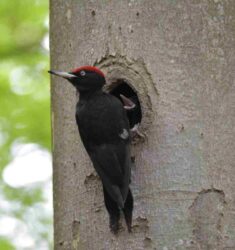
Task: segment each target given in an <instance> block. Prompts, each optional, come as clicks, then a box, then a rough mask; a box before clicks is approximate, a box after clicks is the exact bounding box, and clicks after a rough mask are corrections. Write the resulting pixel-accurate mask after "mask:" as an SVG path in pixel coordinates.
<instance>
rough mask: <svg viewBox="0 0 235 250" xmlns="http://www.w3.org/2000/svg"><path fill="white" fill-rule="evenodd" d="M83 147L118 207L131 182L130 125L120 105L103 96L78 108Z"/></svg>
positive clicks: (113, 98)
mask: <svg viewBox="0 0 235 250" xmlns="http://www.w3.org/2000/svg"><path fill="white" fill-rule="evenodd" d="M76 120H77V124H78V128H79V132H80V136H81V139H82V141H83V144H84V146H85V148H86V150H87V152H88V154H89V156H90V158H91V160H92V162H93V165H94V167H95V169H96V171H97V173H98V174H99V176H100V178H101V180H102V182H103V184H104V187H105V189H106V191H107V192H108V193H109V195H110V196H111V197H112V199H113V200H115V201H116V202H117V203H118V204H119V206H120V207H121V208H123V206H124V202H125V200H126V197H127V194H128V187H129V183H130V174H131V170H130V167H131V161H130V138H129V124H128V120H127V116H126V113H125V110H124V108H123V105H122V103H121V102H120V101H119V100H118V99H117V98H116V97H114V96H112V95H109V94H105V93H102V94H100V95H96V96H93V97H92V98H90V99H89V100H88V101H87V102H85V103H79V104H78V106H77V112H76Z"/></svg>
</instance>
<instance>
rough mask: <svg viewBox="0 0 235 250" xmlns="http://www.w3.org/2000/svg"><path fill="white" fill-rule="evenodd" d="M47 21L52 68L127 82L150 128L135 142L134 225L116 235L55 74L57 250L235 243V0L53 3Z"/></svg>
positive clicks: (71, 102) (64, 87) (178, 248)
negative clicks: (94, 69)
mask: <svg viewBox="0 0 235 250" xmlns="http://www.w3.org/2000/svg"><path fill="white" fill-rule="evenodd" d="M50 21H51V68H52V69H59V70H70V69H72V68H74V67H77V66H81V65H86V64H90V65H93V64H95V65H97V66H99V67H100V68H101V69H103V71H104V72H105V73H106V74H107V79H108V80H109V82H112V81H115V80H116V79H120V78H122V79H125V80H126V81H127V82H128V83H129V84H130V85H131V86H132V87H133V88H134V89H135V90H136V91H137V92H138V95H139V98H140V101H141V105H142V110H143V120H142V124H141V130H142V131H143V132H144V133H145V134H146V135H147V140H145V141H144V142H142V141H139V142H137V143H136V144H135V145H134V146H133V148H132V151H133V155H134V156H135V163H136V165H135V167H134V168H133V173H132V190H133V194H134V199H135V209H134V221H133V233H132V234H128V233H127V230H126V228H123V230H122V231H121V232H120V234H119V235H118V236H113V235H112V234H111V233H110V232H109V228H108V215H107V212H106V211H105V208H104V204H103V196H102V188H101V183H100V180H99V178H98V177H97V175H96V174H95V172H94V170H93V167H92V165H91V162H90V160H89V158H88V156H87V154H86V152H85V150H84V148H83V145H82V143H81V140H80V138H79V134H78V131H77V127H76V124H75V103H76V99H77V98H76V94H75V90H74V88H73V87H72V86H70V85H69V84H68V83H67V82H66V81H65V80H63V79H58V78H54V77H53V79H52V117H53V141H54V142H53V145H54V149H53V159H54V175H53V177H54V212H55V214H54V226H55V227H54V230H55V249H56V250H61V249H74V250H75V249H77V250H96V249H97V250H101V249H104V250H113V249H125V250H129V249H130V250H131V249H134V250H141V249H147V250H149V249H157V250H174V249H175V250H184V249H190V250H199V249H202V250H204V249H205V250H207V249H209V250H210V249H211V250H222V249H223V250H228V249H235V153H234V151H235V83H234V76H235V70H234V69H235V49H234V47H235V1H233V0H224V1H220V0H192V1H187V0H164V1H163V0H162V1H161V0H158V1H156V0H147V1H144V0H130V1H127V0H121V1H118V0H116V1H114V0H113V1H108V0H97V1H92V0H80V1H78V0H66V1H64V0H51V9H50ZM123 225H124V223H123Z"/></svg>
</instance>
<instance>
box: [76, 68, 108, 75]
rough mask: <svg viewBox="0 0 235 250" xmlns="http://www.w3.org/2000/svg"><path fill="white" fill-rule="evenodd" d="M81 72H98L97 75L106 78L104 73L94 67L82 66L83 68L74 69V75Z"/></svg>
mask: <svg viewBox="0 0 235 250" xmlns="http://www.w3.org/2000/svg"><path fill="white" fill-rule="evenodd" d="M81 70H87V71H93V72H96V73H97V74H99V75H100V76H102V77H105V75H104V73H103V72H102V71H101V70H100V69H98V68H97V67H94V66H82V67H79V68H76V69H73V70H72V73H78V72H80V71H81Z"/></svg>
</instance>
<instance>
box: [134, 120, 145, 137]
mask: <svg viewBox="0 0 235 250" xmlns="http://www.w3.org/2000/svg"><path fill="white" fill-rule="evenodd" d="M131 133H132V136H133V137H134V136H135V135H138V136H139V137H140V138H142V139H146V138H147V136H146V135H145V134H144V133H142V132H140V131H139V123H138V124H135V126H134V127H133V128H132V129H131Z"/></svg>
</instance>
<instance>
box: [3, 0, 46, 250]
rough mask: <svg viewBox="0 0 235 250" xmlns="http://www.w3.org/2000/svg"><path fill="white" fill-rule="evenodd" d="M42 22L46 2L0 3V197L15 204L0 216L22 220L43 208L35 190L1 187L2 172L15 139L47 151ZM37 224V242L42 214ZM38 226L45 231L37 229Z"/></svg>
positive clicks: (9, 246) (6, 246)
mask: <svg viewBox="0 0 235 250" xmlns="http://www.w3.org/2000/svg"><path fill="white" fill-rule="evenodd" d="M47 21H48V0H20V1H19V0H10V1H9V0H1V1H0V32H1V36H0V58H1V60H0V151H1V157H0V173H1V175H0V176H1V177H0V178H1V179H0V182H1V183H2V184H1V186H2V187H1V189H2V192H3V193H2V194H1V196H3V197H4V199H6V200H8V201H9V202H11V203H12V206H14V205H15V202H16V201H17V204H18V205H17V206H16V207H15V209H12V210H9V211H1V210H2V209H1V208H0V213H1V215H4V213H5V214H6V215H9V216H15V217H17V218H19V219H22V220H23V219H24V218H25V214H26V213H28V211H29V210H28V209H29V208H31V207H32V206H34V205H35V204H43V195H42V190H41V186H40V185H39V186H38V187H32V188H31V189H28V188H12V187H10V186H8V185H7V184H6V183H4V181H3V179H2V172H3V170H4V168H5V167H6V165H7V164H8V163H9V162H10V161H11V160H12V157H13V156H12V153H11V146H12V145H13V143H14V142H15V141H16V140H20V141H21V142H22V143H28V142H30V143H36V144H39V145H40V146H42V147H44V148H47V149H49V150H50V143H51V142H50V141H51V140H50V98H49V97H50V87H49V76H48V73H47V70H48V68H49V62H48V61H49V60H48V51H47V50H46V49H45V48H43V46H42V41H43V39H44V38H45V36H46V35H47V34H48V27H47ZM0 202H1V201H0ZM42 213H43V210H42ZM39 217H40V216H39ZM24 222H25V223H28V224H30V222H27V221H24ZM38 223H39V224H38V225H41V227H42V229H40V233H38V234H37V235H36V236H35V237H38V238H37V241H40V239H41V238H44V239H46V240H47V241H49V240H50V241H51V239H49V238H50V237H51V236H50V235H49V234H50V230H51V229H50V230H49V229H48V228H50V227H49V225H50V226H51V219H50V218H48V217H46V216H44V217H43V215H42V216H41V218H39V219H38ZM43 225H44V226H45V227H48V228H44V229H43ZM36 226H37V225H36ZM32 230H33V229H32ZM0 249H5V250H8V249H9V250H11V249H15V248H14V247H13V245H12V244H11V243H10V242H9V240H8V238H0Z"/></svg>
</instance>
